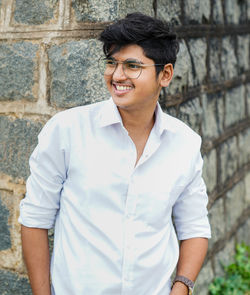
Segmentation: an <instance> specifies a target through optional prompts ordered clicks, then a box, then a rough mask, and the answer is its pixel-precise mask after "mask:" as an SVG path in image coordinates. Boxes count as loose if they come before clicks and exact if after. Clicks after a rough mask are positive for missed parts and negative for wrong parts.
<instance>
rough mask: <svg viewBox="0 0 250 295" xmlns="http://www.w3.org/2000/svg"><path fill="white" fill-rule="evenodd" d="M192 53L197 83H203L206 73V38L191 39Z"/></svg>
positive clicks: (195, 81)
mask: <svg viewBox="0 0 250 295" xmlns="http://www.w3.org/2000/svg"><path fill="white" fill-rule="evenodd" d="M189 47H190V54H191V56H192V61H193V64H194V69H193V76H194V83H195V84H202V82H203V80H204V78H205V76H206V74H207V67H206V52H207V43H206V39H205V38H201V39H191V40H190V41H189Z"/></svg>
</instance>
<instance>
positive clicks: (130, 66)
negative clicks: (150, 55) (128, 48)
mask: <svg viewBox="0 0 250 295" xmlns="http://www.w3.org/2000/svg"><path fill="white" fill-rule="evenodd" d="M126 67H127V68H128V69H131V70H138V69H140V68H141V65H140V64H138V63H132V62H129V63H126Z"/></svg>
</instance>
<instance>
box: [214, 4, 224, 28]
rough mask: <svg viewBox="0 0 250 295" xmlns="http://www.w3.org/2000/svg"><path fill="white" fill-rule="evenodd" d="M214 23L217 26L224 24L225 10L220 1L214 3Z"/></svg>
mask: <svg viewBox="0 0 250 295" xmlns="http://www.w3.org/2000/svg"><path fill="white" fill-rule="evenodd" d="M213 3H214V4H213V23H215V24H223V22H224V18H223V9H222V3H221V1H220V0H216V1H213Z"/></svg>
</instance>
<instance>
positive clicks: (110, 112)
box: [99, 98, 122, 127]
mask: <svg viewBox="0 0 250 295" xmlns="http://www.w3.org/2000/svg"><path fill="white" fill-rule="evenodd" d="M99 120H100V127H105V126H108V125H112V124H117V123H120V124H122V118H121V115H120V113H119V111H118V109H117V106H116V105H115V103H114V102H113V99H112V98H110V99H109V100H107V101H106V102H105V104H104V108H102V109H101V111H100V114H99Z"/></svg>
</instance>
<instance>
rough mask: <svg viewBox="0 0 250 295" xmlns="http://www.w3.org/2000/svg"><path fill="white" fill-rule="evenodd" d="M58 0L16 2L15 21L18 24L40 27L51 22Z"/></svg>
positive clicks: (19, 0)
mask: <svg viewBox="0 0 250 295" xmlns="http://www.w3.org/2000/svg"><path fill="white" fill-rule="evenodd" d="M57 2H58V0H46V1H44V0H16V1H15V11H14V20H15V22H17V23H21V24H28V25H40V24H44V23H45V22H47V21H49V20H51V19H52V18H53V15H54V11H55V7H56V4H57Z"/></svg>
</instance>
